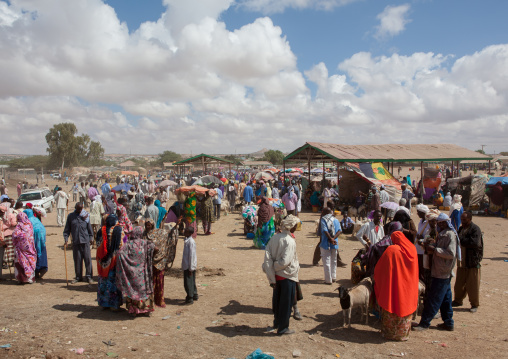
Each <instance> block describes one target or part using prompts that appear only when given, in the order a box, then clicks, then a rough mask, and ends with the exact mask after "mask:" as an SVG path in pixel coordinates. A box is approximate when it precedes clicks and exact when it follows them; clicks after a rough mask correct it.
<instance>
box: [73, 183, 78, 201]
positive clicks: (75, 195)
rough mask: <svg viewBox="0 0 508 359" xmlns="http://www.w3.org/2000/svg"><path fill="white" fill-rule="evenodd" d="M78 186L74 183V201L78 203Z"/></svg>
mask: <svg viewBox="0 0 508 359" xmlns="http://www.w3.org/2000/svg"><path fill="white" fill-rule="evenodd" d="M78 187H79V186H78V184H77V183H76V182H74V186H72V201H73V202H77V201H78Z"/></svg>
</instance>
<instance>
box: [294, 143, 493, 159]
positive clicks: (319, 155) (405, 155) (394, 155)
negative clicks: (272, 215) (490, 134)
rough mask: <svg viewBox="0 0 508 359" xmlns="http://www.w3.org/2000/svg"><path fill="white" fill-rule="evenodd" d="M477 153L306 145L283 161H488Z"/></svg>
mask: <svg viewBox="0 0 508 359" xmlns="http://www.w3.org/2000/svg"><path fill="white" fill-rule="evenodd" d="M491 159H492V158H491V157H489V156H486V155H483V154H481V153H478V152H476V151H471V150H468V149H467V148H464V147H460V146H457V145H453V144H416V145H413V144H386V145H339V144H332V143H319V142H307V143H306V144H305V145H303V146H302V147H300V148H298V149H296V150H295V151H293V152H292V153H290V154H289V155H287V156H286V157H285V158H284V160H285V161H288V160H290V161H301V162H307V161H309V160H310V161H311V162H316V161H318V162H321V161H325V162H326V161H336V162H439V161H463V160H491Z"/></svg>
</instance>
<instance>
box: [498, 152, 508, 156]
mask: <svg viewBox="0 0 508 359" xmlns="http://www.w3.org/2000/svg"><path fill="white" fill-rule="evenodd" d="M499 154H500V155H501V156H508V152H499Z"/></svg>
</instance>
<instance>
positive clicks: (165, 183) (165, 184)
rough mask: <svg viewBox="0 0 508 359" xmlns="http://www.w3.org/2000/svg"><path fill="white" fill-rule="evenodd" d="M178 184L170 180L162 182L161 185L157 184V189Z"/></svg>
mask: <svg viewBox="0 0 508 359" xmlns="http://www.w3.org/2000/svg"><path fill="white" fill-rule="evenodd" d="M177 184H178V183H176V182H175V181H171V180H164V181H162V182H161V183H159V187H167V186H176V185H177Z"/></svg>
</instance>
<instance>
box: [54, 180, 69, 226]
mask: <svg viewBox="0 0 508 359" xmlns="http://www.w3.org/2000/svg"><path fill="white" fill-rule="evenodd" d="M55 201H56V223H57V225H58V227H63V226H64V224H65V223H64V220H65V210H66V209H67V207H68V205H69V196H67V193H65V192H64V191H63V190H62V187H58V190H57V192H56V194H55Z"/></svg>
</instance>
